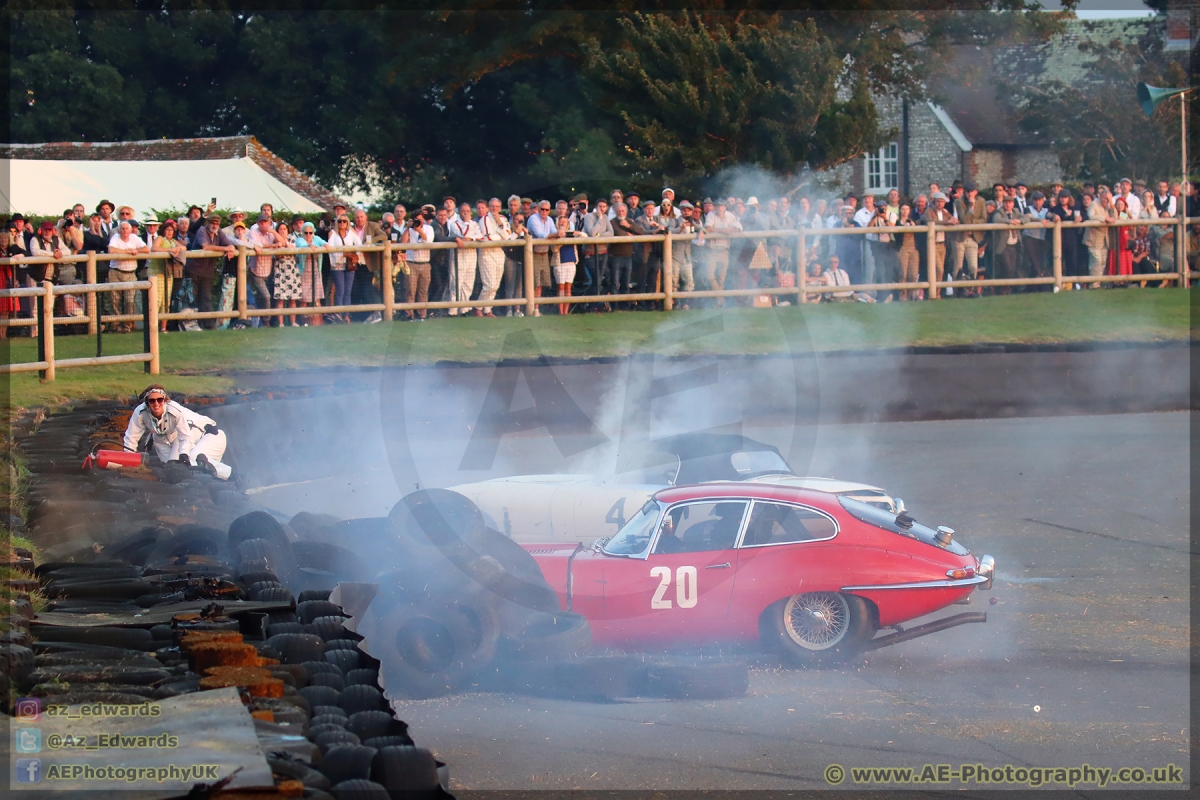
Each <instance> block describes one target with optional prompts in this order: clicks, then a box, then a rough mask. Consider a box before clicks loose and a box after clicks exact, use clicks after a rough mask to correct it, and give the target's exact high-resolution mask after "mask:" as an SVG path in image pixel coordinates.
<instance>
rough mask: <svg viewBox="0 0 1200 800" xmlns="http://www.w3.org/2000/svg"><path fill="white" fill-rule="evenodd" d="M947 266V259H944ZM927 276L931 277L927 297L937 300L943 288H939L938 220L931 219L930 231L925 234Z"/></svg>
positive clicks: (943, 262)
mask: <svg viewBox="0 0 1200 800" xmlns="http://www.w3.org/2000/svg"><path fill="white" fill-rule="evenodd" d="M942 264H943V266H945V260H944V259H943V261H942ZM925 277H926V278H928V279H929V289H928V290H926V292H925V297H926V299H929V300H937V299H938V295H939V293H940V292H941V289H939V288H938V268H937V220H932V219H931V220H929V232H928V233H926V234H925Z"/></svg>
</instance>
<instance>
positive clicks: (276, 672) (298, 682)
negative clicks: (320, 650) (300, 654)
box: [267, 664, 308, 689]
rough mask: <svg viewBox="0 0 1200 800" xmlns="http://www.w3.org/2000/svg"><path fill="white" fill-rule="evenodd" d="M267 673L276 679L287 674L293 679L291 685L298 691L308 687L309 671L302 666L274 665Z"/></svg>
mask: <svg viewBox="0 0 1200 800" xmlns="http://www.w3.org/2000/svg"><path fill="white" fill-rule="evenodd" d="M267 671H269V672H270V673H271V675H272V676H273V677H276V678H282V677H283V675H282V674H281V673H286V674H287V675H289V676H290V677H291V679H292V680H291V685H292V686H294V687H296V688H297V689H299V688H302V687H304V686H308V670H306V669H305V668H304V667H303V666H302V665H300V664H272V665H271V666H269V667H267Z"/></svg>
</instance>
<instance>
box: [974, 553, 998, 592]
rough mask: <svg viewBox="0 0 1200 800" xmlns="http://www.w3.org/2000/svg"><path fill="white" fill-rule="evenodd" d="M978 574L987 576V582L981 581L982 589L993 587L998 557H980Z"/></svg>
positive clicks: (976, 569) (976, 571)
mask: <svg viewBox="0 0 1200 800" xmlns="http://www.w3.org/2000/svg"><path fill="white" fill-rule="evenodd" d="M975 574H976V575H983V576H985V577H986V578H987V583H981V584H980V585H979V588H980V589H991V588H992V581H993V580H995V577H996V559H994V558H992V557H991V556H984V557H983V558H981V559H979V566H978V567H976V568H975Z"/></svg>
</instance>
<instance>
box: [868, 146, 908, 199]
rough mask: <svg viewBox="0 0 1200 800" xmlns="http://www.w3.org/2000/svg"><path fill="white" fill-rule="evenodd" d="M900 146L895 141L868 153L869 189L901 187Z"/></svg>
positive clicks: (882, 189) (883, 189)
mask: <svg viewBox="0 0 1200 800" xmlns="http://www.w3.org/2000/svg"><path fill="white" fill-rule="evenodd" d="M899 151H900V148H899V147H898V146H897V145H896V143H895V142H892V143H891V144H885V145H884V146H883V147H881V148H879V150H878V151H877V152H875V153H868V154H867V191H876V190H879V191H883V192H886V191H889V190H891V189H899V188H900V157H899V155H898V153H899Z"/></svg>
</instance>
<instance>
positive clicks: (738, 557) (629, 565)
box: [524, 482, 995, 663]
mask: <svg viewBox="0 0 1200 800" xmlns="http://www.w3.org/2000/svg"><path fill="white" fill-rule="evenodd" d="M524 547H525V549H526V550H527V551H529V553H530V554H532V555H533V557H534V558H535V559H536V560H537V562H538V565H539V566H540V567H541V570H542V573H543V575H544V576H545V577H546V580H547V581H548V582H549V583H550V586H551V587H553V588H554V589H555V591H556V592H557V593H558V595H559V599H560V601H561V602H562V604H563V608H565V609H567V610H569V611H574V612H575V613H578V614H582V615H583V616H585V617H587V619H588V621H589V622H590V624H591V627H592V636H593V640H594V641H595V642H596V643H597V644H600V645H610V646H632V647H644V646H654V647H664V646H678V645H703V644H712V643H718V642H730V641H752V640H754V639H759V638H761V639H762V641H763V642H764V643H765V644H768V645H771V646H773V647H775V648H777V649H779V650H780V651H781V652H782V654H783V655H784V656H785V658H787V660H789V661H791V662H793V663H804V662H807V663H815V662H826V661H834V660H838V659H841V658H845V657H847V656H849V655H852V654H854V653H856V652H859V651H861V650H863V649H875V648H876V647H879V646H882V645H884V644H892V643H894V642H896V641H900V640H904V639H910V638H914V637H915V636H920V635H924V634H926V633H932V632H933V631H935V630H943V629H945V628H948V627H953V626H954V625H958V624H963V623H965V622H982V621H984V620H985V619H986V616H985V615H983V614H959V615H957V616H956V617H951V618H948V619H944V620H939V621H937V622H933V623H928V624H926V625H923V626H920V627H919V628H913V629H910V630H908V631H904V630H903V629H901V628H900V624H901V623H904V622H907V621H909V620H912V619H916V618H917V617H921V616H924V615H926V614H929V613H931V612H934V611H937V610H939V609H942V608H945V607H946V606H949V605H952V604H955V603H964V602H966V601H967V599H968V597H969V595H970V594H971V593H972V592H973V591H974V590H975V589H976V588H981V589H990V588H991V585H992V577H993V574H994V570H995V562H994V560H993V559H992V557H991V556H986V555H985V556H983V557H982V558H976V557H975V556H973V555H972V554H971V552H970V551H969V550H967V549H966V548H965V547H963V546H962V545H961V544H960V543H959V542H957V541H956V540H955V539H954V531H952V530H951V529H949V528H944V527H939V528H937V529H936V530H933V529H930V528H928V527H926V526H924V525H921V524H919V523H917V522H916V521H915V520H914V519H912V518H911V517H909V516H907V515H906V514H904V513H900V514H894V513H890V512H888V511H885V510H883V509H880V508H878V507H875V506H872V505H868V504H866V503H863V502H861V501H858V500H854V499H851V498H848V497H840V496H836V495H833V494H829V493H825V492H818V491H812V490H807V489H798V488H794V487H788V486H778V485H770V484H755V483H740V482H739V483H707V484H700V485H695V486H684V487H673V488H667V489H663V490H662V491H659V492H657V493H655V494H654V496H653V497H652V498H651V499H650V500H648V501H646V503H645V504H644V505H643V506H642V507H641V509H640V510H639V511H638V513H637V514H636V515H634V517H633V518H632V519H630V520H629V521H628V522H627V523H626V524H625V525H624V527H622V528H621V529H620V530H619V531H618V532H617V533H616V534H615V535H614V536H612V537H611V538H607V539H600V540H598V541H597V542H596V543H595V544H594V545H593V546H592V547H591V548H590V549H589V548H585V547H583V546H582V545H571V544H563V543H553V544H544V545H539V544H527V545H524ZM888 627H890V628H894V629H896V632H894V633H891V634H888V635H885V636H882V637H879V638H875V635H876V633H877V632H878V631H879V629H880V628H888Z"/></svg>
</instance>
